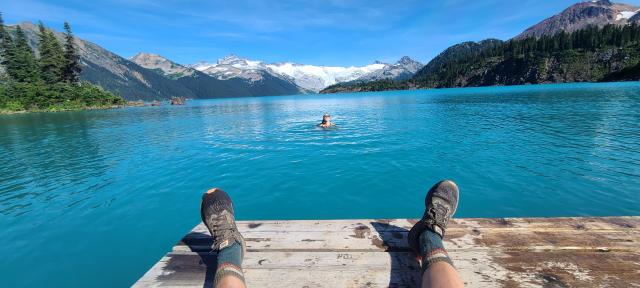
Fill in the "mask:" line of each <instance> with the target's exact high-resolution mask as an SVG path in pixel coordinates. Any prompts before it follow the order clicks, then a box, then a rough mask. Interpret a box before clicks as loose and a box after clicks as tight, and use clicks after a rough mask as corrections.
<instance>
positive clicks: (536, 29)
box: [515, 0, 640, 39]
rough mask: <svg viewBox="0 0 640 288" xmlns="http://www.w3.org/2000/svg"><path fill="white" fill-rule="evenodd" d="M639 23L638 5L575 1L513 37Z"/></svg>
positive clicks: (599, 0)
mask: <svg viewBox="0 0 640 288" xmlns="http://www.w3.org/2000/svg"><path fill="white" fill-rule="evenodd" d="M634 22H635V23H640V7H638V6H633V5H628V4H623V3H612V2H611V1H609V0H596V1H586V2H580V3H576V4H574V5H571V6H570V7H569V8H567V9H565V10H564V11H562V12H561V13H559V14H557V15H554V16H551V17H549V18H547V19H545V20H544V21H542V22H540V23H538V24H536V25H533V26H531V27H530V28H528V29H527V30H525V31H524V32H522V33H521V34H520V35H518V36H516V37H515V39H524V38H527V37H542V36H549V35H553V34H556V33H558V32H560V31H564V32H566V33H571V32H574V31H576V30H580V29H583V28H586V27H587V26H592V25H593V26H600V27H601V26H604V25H606V24H615V25H626V24H630V23H634Z"/></svg>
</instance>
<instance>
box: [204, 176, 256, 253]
mask: <svg viewBox="0 0 640 288" xmlns="http://www.w3.org/2000/svg"><path fill="white" fill-rule="evenodd" d="M200 216H201V217H202V222H204V224H205V225H206V226H207V228H208V229H209V232H211V237H213V245H211V248H212V249H213V250H214V251H220V250H222V249H223V248H225V247H227V246H229V245H231V244H233V243H234V242H237V243H238V244H240V246H242V254H243V255H244V254H245V253H244V252H245V250H246V245H245V243H244V238H242V235H240V232H238V227H236V221H235V217H234V216H233V203H232V202H231V198H229V195H227V193H226V192H224V191H222V190H221V189H218V188H213V189H211V190H209V191H207V193H205V194H204V195H202V204H201V206H200Z"/></svg>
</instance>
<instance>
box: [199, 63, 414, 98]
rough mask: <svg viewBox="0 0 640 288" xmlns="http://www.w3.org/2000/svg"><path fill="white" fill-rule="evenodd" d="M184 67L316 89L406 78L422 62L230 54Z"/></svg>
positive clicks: (211, 73)
mask: <svg viewBox="0 0 640 288" xmlns="http://www.w3.org/2000/svg"><path fill="white" fill-rule="evenodd" d="M186 66H187V67H191V68H194V69H196V70H198V71H201V72H204V73H207V74H209V75H211V76H213V77H216V78H218V79H229V78H235V77H237V78H243V79H248V80H251V81H254V80H256V79H260V78H261V77H262V76H263V75H264V74H268V75H271V76H273V77H280V78H282V79H285V80H288V81H293V82H294V83H295V84H296V85H298V86H299V87H301V88H302V89H305V90H308V91H314V92H318V91H320V90H321V89H323V88H326V87H327V86H329V85H332V84H335V83H341V82H349V81H354V80H362V81H373V80H379V79H388V78H392V79H394V80H401V79H406V78H409V77H410V76H412V75H413V74H414V73H415V72H417V70H418V69H419V68H420V67H422V66H423V64H422V63H420V62H418V61H415V60H412V59H411V58H410V57H408V56H404V57H402V58H401V59H400V60H398V62H396V63H394V64H386V63H382V62H379V61H376V62H374V63H372V64H369V65H365V66H348V67H346V66H321V65H309V64H300V63H294V62H277V63H265V62H263V61H257V60H250V59H247V58H242V57H239V56H237V55H235V54H230V55H227V56H225V57H223V58H220V59H218V61H217V62H216V63H210V62H206V61H201V62H197V63H194V64H191V65H186Z"/></svg>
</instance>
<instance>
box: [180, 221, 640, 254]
mask: <svg viewBox="0 0 640 288" xmlns="http://www.w3.org/2000/svg"><path fill="white" fill-rule="evenodd" d="M559 219H566V220H567V222H566V223H565V222H561V221H559ZM411 222H412V221H411V220H368V221H364V220H328V221H326V222H322V221H282V222H268V223H265V224H259V223H255V222H240V223H239V229H240V230H241V232H242V234H243V235H244V237H245V240H246V241H247V248H248V249H249V250H250V251H263V250H282V251H284V250H291V249H294V250H324V251H341V250H348V251H367V250H371V251H409V248H408V245H407V233H408V229H405V228H403V227H404V226H408V227H410V226H409V225H412V223H411ZM549 222H550V223H561V224H558V225H556V226H550V225H548V224H544V225H543V223H544V221H543V220H542V219H533V220H527V219H519V218H518V219H501V220H493V221H488V220H486V219H479V221H476V220H474V219H463V220H458V221H457V223H456V225H453V226H452V227H451V228H450V229H448V230H447V235H446V241H445V242H446V247H447V248H448V249H451V250H455V249H493V248H495V247H503V248H504V249H512V250H522V249H527V250H544V249H547V250H548V249H561V250H575V249H582V250H592V251H600V250H617V251H629V250H634V249H640V241H638V239H640V231H639V229H637V228H636V227H639V226H640V225H636V223H637V222H640V221H638V220H637V219H636V218H603V220H602V221H600V222H598V221H595V220H593V219H585V220H584V221H579V220H575V219H574V218H550V219H549ZM322 223H326V224H322ZM501 223H502V224H501ZM567 223H568V224H567ZM614 223H615V224H614ZM530 224H531V225H530ZM277 225H282V229H277V228H276V227H277ZM484 225H488V226H489V227H490V228H486V227H485V226H484ZM202 227H203V226H202V225H198V226H196V228H194V230H193V231H192V232H191V233H189V234H187V236H185V237H184V238H183V239H182V241H180V242H179V243H178V244H177V245H176V246H175V247H174V251H208V250H209V247H210V246H211V238H210V237H209V232H208V231H206V229H205V230H203V228H202ZM322 227H326V228H327V230H321V229H322ZM613 228H616V229H613Z"/></svg>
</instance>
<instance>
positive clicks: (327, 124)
mask: <svg viewBox="0 0 640 288" xmlns="http://www.w3.org/2000/svg"><path fill="white" fill-rule="evenodd" d="M335 126H336V124H333V122H331V115H329V114H327V113H325V114H324V115H322V123H320V124H318V127H322V128H331V127H335Z"/></svg>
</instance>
